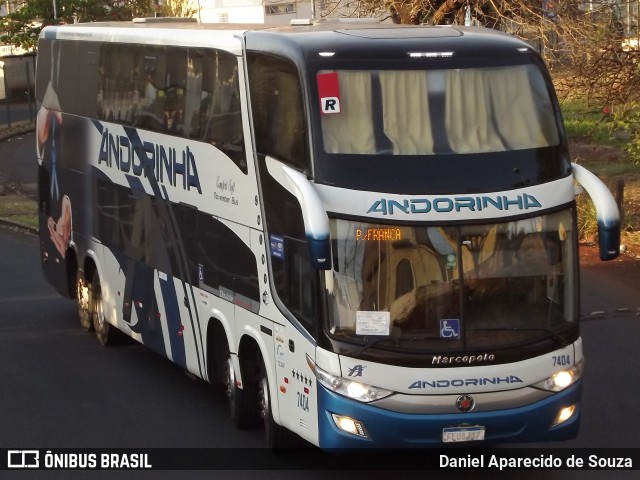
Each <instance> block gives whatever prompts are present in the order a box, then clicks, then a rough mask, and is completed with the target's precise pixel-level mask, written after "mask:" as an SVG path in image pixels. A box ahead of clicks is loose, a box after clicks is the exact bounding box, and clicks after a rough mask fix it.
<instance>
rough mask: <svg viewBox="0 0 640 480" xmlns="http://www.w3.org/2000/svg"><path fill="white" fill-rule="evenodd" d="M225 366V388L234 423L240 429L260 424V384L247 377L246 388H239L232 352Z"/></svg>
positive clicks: (244, 385)
mask: <svg viewBox="0 0 640 480" xmlns="http://www.w3.org/2000/svg"><path fill="white" fill-rule="evenodd" d="M225 367H226V368H225V374H224V388H225V394H226V395H227V400H228V402H229V413H230V414H231V420H232V421H233V424H234V425H235V426H236V427H237V428H240V429H245V428H251V427H256V426H258V425H260V415H259V410H258V384H257V383H256V382H252V381H251V380H250V379H247V380H246V381H244V382H243V387H244V388H238V386H237V385H236V374H235V369H234V367H233V359H232V357H231V354H229V355H227V361H226V366H225Z"/></svg>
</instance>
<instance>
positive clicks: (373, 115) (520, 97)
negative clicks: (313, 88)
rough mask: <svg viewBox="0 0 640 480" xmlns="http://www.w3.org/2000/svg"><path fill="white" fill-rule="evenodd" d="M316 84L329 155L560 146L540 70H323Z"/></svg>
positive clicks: (394, 153)
mask: <svg viewBox="0 0 640 480" xmlns="http://www.w3.org/2000/svg"><path fill="white" fill-rule="evenodd" d="M316 80H317V85H318V94H319V97H320V99H319V100H320V107H321V126H322V136H323V146H324V151H325V152H326V153H329V154H380V153H386V154H393V155H434V154H440V153H459V154H466V153H489V152H504V151H510V150H524V149H533V148H541V147H547V146H555V145H558V143H559V142H560V140H559V134H558V127H557V125H556V124H555V122H554V121H549V119H555V114H554V111H553V107H552V102H551V100H550V98H549V93H548V90H547V86H546V84H545V81H544V79H543V77H542V75H541V73H540V71H539V70H538V69H537V68H536V67H534V66H532V65H516V66H507V67H490V68H470V69H451V70H430V71H417V70H408V71H369V70H337V71H336V70H322V71H320V72H319V73H318V74H317V77H316Z"/></svg>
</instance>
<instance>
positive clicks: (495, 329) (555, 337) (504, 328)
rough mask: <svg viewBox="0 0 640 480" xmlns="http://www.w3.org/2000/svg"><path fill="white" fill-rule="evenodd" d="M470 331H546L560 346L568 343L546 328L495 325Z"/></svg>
mask: <svg viewBox="0 0 640 480" xmlns="http://www.w3.org/2000/svg"><path fill="white" fill-rule="evenodd" d="M470 331H472V332H504V331H508V332H542V333H546V334H547V335H548V337H547V338H550V339H551V340H553V341H554V342H556V343H557V344H559V345H560V346H562V347H565V346H567V345H569V342H568V341H567V340H565V339H564V338H562V337H561V336H560V335H558V334H557V333H555V332H553V331H551V330H548V329H546V328H520V327H496V328H474V329H472V330H470Z"/></svg>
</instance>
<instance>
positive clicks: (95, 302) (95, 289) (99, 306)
mask: <svg viewBox="0 0 640 480" xmlns="http://www.w3.org/2000/svg"><path fill="white" fill-rule="evenodd" d="M91 319H92V323H93V329H94V330H95V332H96V337H97V338H98V341H99V342H100V343H101V344H102V345H105V346H107V345H109V344H110V343H112V342H113V331H112V328H111V325H110V324H109V323H108V322H107V319H106V318H105V316H104V306H103V302H102V288H101V287H100V278H99V277H98V274H97V273H96V274H94V276H93V281H92V282H91Z"/></svg>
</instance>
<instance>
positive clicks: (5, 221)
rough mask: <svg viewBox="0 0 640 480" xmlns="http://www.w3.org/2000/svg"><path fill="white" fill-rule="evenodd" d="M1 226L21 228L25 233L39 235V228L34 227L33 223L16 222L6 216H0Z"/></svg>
mask: <svg viewBox="0 0 640 480" xmlns="http://www.w3.org/2000/svg"><path fill="white" fill-rule="evenodd" d="M0 227H8V228H14V229H17V230H20V231H21V232H23V233H28V234H30V235H36V236H37V235H38V229H37V228H34V227H32V226H31V225H25V224H24V223H20V222H14V221H12V220H8V219H6V218H0Z"/></svg>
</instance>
